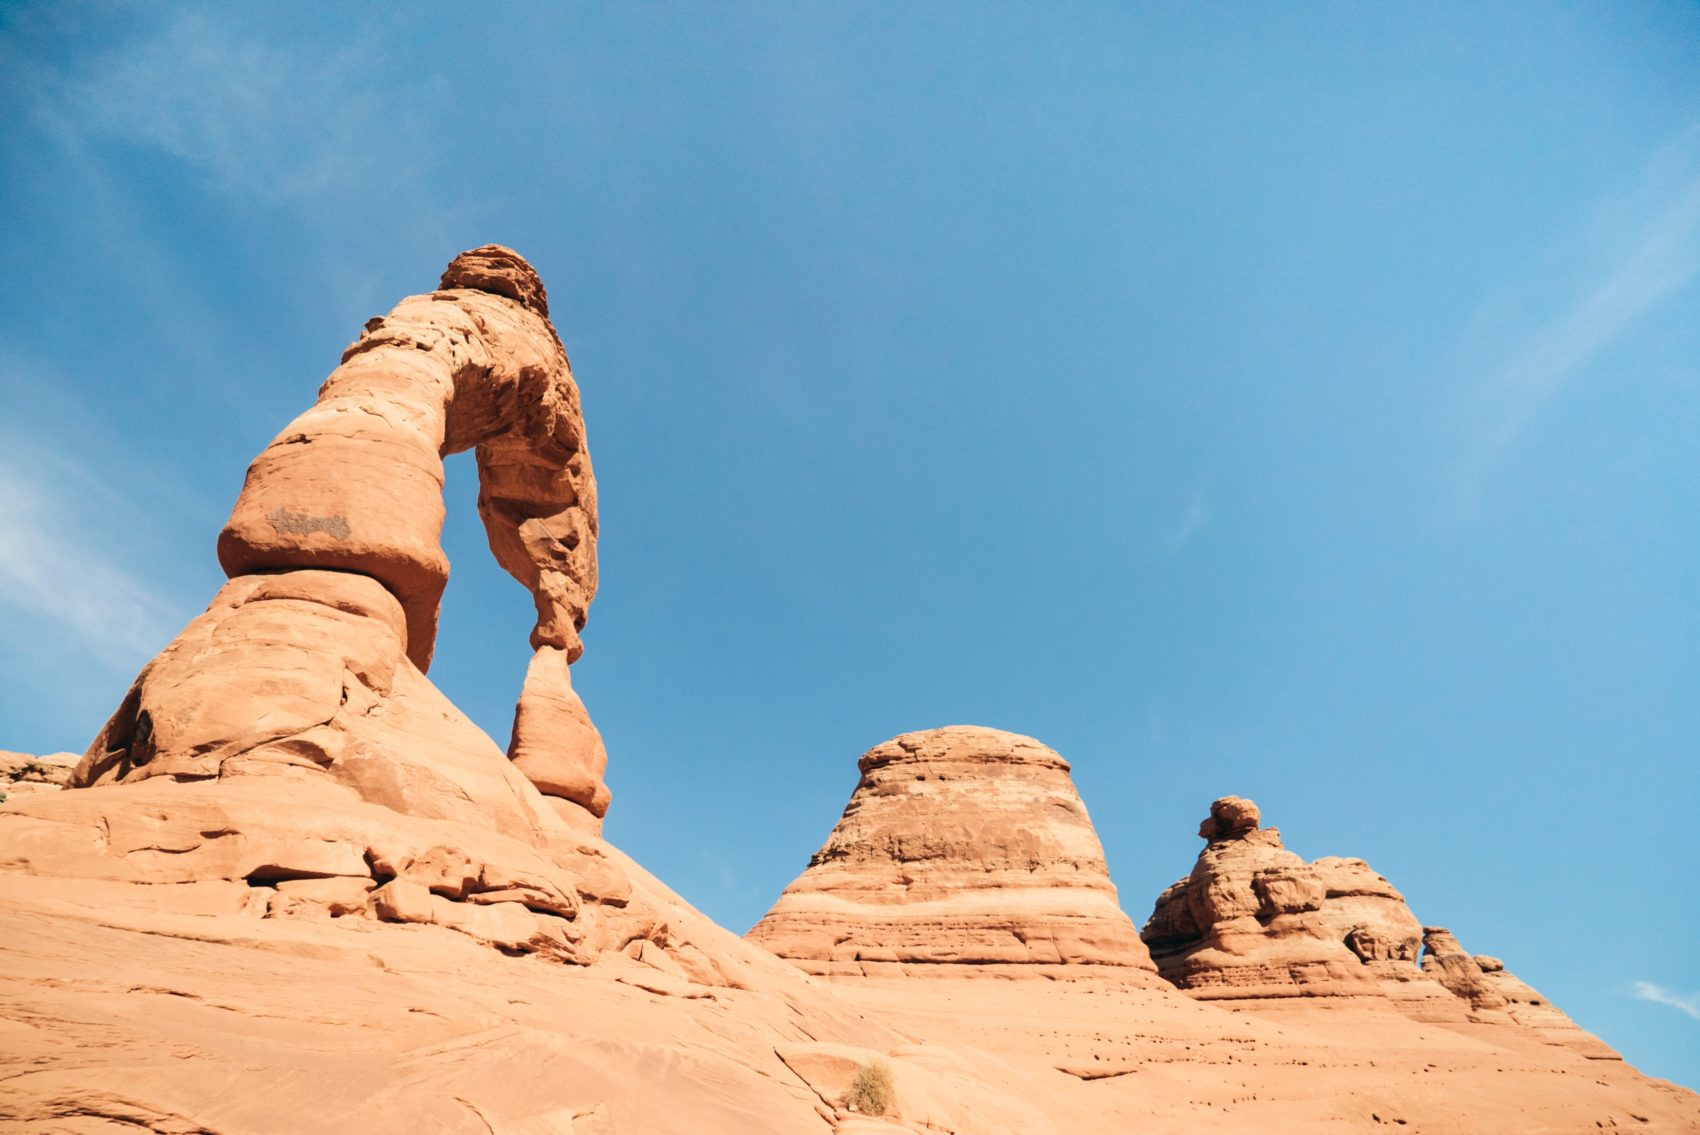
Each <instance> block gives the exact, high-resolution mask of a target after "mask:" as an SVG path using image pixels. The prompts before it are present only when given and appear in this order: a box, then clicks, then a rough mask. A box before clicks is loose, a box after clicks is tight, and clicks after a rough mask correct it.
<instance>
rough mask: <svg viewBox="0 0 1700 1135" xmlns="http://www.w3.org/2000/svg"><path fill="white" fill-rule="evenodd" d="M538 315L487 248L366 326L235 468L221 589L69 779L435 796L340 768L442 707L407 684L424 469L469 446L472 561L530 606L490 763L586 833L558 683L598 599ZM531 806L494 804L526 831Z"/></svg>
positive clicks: (429, 518) (435, 529) (547, 331)
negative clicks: (236, 778) (297, 410)
mask: <svg viewBox="0 0 1700 1135" xmlns="http://www.w3.org/2000/svg"><path fill="white" fill-rule="evenodd" d="M547 313H548V303H547V300H546V298H545V296H544V291H543V285H542V281H540V280H539V279H538V278H537V275H536V273H535V272H533V271H532V269H531V267H530V265H528V264H526V263H525V261H524V260H523V259H522V258H520V257H519V256H518V254H516V253H514V252H512V251H511V250H509V249H504V248H500V247H498V246H494V245H489V246H485V247H484V248H479V249H474V250H473V251H471V252H467V253H462V254H461V255H460V256H458V257H456V258H455V260H454V261H453V262H452V263H451V264H450V265H449V267H448V270H447V271H446V272H445V273H444V276H443V285H442V288H441V290H439V291H437V292H435V293H433V294H431V295H427V296H413V297H410V298H409V299H406V300H403V301H402V302H401V303H400V304H399V305H397V307H396V308H395V310H394V311H392V312H390V314H389V315H387V316H384V317H382V318H378V319H374V320H372V321H370V322H369V323H368V324H367V327H366V330H365V332H364V333H363V334H362V335H361V336H360V339H359V340H358V341H356V342H355V343H354V344H353V345H352V346H350V347H349V348H348V349H347V351H345V352H344V353H343V361H342V365H341V366H339V367H338V368H337V369H336V370H335V371H334V372H333V373H332V374H331V376H330V377H329V378H328V379H326V380H325V383H324V386H323V387H322V388H321V389H320V391H319V399H318V402H317V403H316V404H315V405H314V406H313V407H312V408H311V409H309V410H308V411H306V412H305V413H303V414H302V415H301V416H299V417H298V418H296V419H295V420H294V421H293V422H291V423H290V424H289V425H288V426H287V427H286V428H285V429H284V430H283V432H282V433H280V434H279V435H278V436H277V438H276V439H275V440H273V441H272V443H271V444H270V445H268V446H267V447H266V449H265V450H264V451H263V452H262V453H261V454H260V455H259V456H258V457H257V458H255V460H254V463H253V465H252V466H250V467H249V470H248V476H247V480H246V483H245V484H244V485H243V488H242V493H241V496H240V497H239V498H238V500H237V502H236V507H235V509H234V510H233V511H232V513H231V518H230V521H229V523H227V524H226V526H225V529H224V531H223V533H221V534H220V536H219V542H218V552H219V561H220V563H222V564H223V565H224V568H225V571H226V572H227V573H228V574H229V575H230V576H231V582H230V584H228V585H227V586H226V587H225V588H224V590H223V591H221V592H220V593H219V596H218V597H217V598H216V599H215V600H214V601H213V605H212V607H211V608H209V610H208V612H207V614H205V615H203V616H202V617H201V618H199V619H197V620H196V621H195V622H194V623H192V624H190V626H189V628H188V629H186V630H185V631H184V632H183V634H182V635H181V636H180V637H179V638H178V640H177V641H175V642H174V643H172V644H171V645H170V646H168V647H167V648H166V650H165V651H164V652H163V653H162V654H161V655H160V657H159V658H157V659H155V661H154V662H152V663H150V664H149V666H148V667H147V668H146V669H144V670H143V672H142V674H141V676H140V677H138V678H137V681H136V684H135V685H134V686H133V687H132V689H131V690H130V692H129V694H128V695H127V696H126V698H125V701H124V705H123V706H122V707H121V708H120V709H119V711H118V713H117V714H115V715H114V717H113V719H112V721H111V722H109V723H108V726H107V728H106V729H105V730H103V731H102V733H101V736H100V737H99V738H97V740H96V742H95V744H94V745H92V746H91V747H90V750H89V752H88V754H87V757H86V760H85V765H84V766H83V768H82V769H81V770H80V771H79V773H78V783H79V784H84V785H87V784H95V783H106V782H109V781H123V780H128V779H131V778H133V777H138V776H157V775H166V776H172V777H175V778H178V779H188V778H198V777H211V776H218V777H223V776H231V775H243V774H245V773H247V772H250V771H255V762H263V763H266V764H280V763H281V764H295V765H298V766H300V767H309V766H313V765H317V766H321V767H327V768H332V769H333V770H334V771H333V775H338V776H342V775H343V774H346V776H347V777H348V779H349V780H350V781H351V782H354V783H357V784H361V785H364V786H365V787H366V788H367V789H368V790H369V791H370V792H371V793H373V794H377V795H385V796H387V802H388V803H390V804H392V805H395V806H399V807H402V808H403V809H404V810H405V809H406V808H408V807H413V806H417V805H419V804H420V802H421V801H420V798H421V796H427V797H429V796H440V795H441V793H439V792H435V791H432V790H426V791H424V792H419V791H413V792H411V793H410V792H409V791H408V788H409V787H412V788H414V789H418V788H419V787H420V778H419V777H415V778H413V780H412V782H411V785H410V786H409V785H396V786H393V787H394V789H395V790H394V791H390V789H391V787H392V786H390V785H386V784H382V783H378V782H375V781H374V779H373V777H372V776H371V775H370V774H369V772H368V771H367V770H362V769H356V768H354V767H348V768H341V767H339V759H340V758H341V757H342V756H343V755H344V754H348V753H351V752H353V751H355V749H356V748H357V747H358V746H356V745H354V744H353V742H354V741H355V740H357V739H358V738H357V736H356V735H358V734H361V733H362V732H363V726H362V723H361V722H359V721H356V720H354V719H356V718H360V717H370V716H372V715H374V714H377V713H385V712H388V713H391V714H392V718H391V721H389V722H386V723H385V728H382V729H379V730H377V732H378V733H379V734H380V735H381V737H380V740H382V739H383V738H389V737H393V736H394V735H396V734H397V733H399V732H407V731H410V730H409V728H408V727H407V726H397V725H396V723H395V721H394V715H395V711H396V710H397V709H398V708H400V707H399V706H397V705H396V704H395V703H396V702H397V701H398V700H406V697H405V695H406V692H407V691H408V690H409V689H416V690H421V693H420V696H419V698H417V699H413V700H417V701H419V702H421V703H428V702H430V701H438V700H440V699H437V698H433V697H431V696H430V695H429V694H425V693H423V691H422V687H423V686H424V685H425V683H424V679H423V672H424V670H425V669H426V667H427V666H428V665H429V664H430V659H431V652H432V647H433V642H434V640H435V637H436V624H437V606H438V602H439V600H440V599H441V597H442V591H443V585H444V583H445V582H446V581H447V579H448V561H447V559H446V558H445V557H444V555H443V552H442V548H441V546H440V545H439V543H438V536H439V533H440V532H441V529H442V521H443V499H442V486H443V466H442V459H443V457H445V456H447V455H448V454H451V453H456V452H460V451H462V450H466V449H472V448H476V450H477V461H478V472H479V499H478V510H479V513H480V515H481V516H482V517H483V519H484V525H485V529H486V531H487V532H488V534H489V537H490V547H491V550H492V551H493V552H494V553H495V555H496V559H497V561H498V562H499V563H500V564H501V565H502V566H503V568H505V569H506V570H507V571H508V572H509V574H511V575H513V576H514V578H516V579H518V580H519V581H520V582H521V583H522V584H524V585H525V586H526V587H527V588H528V589H529V590H530V591H531V593H532V595H533V597H534V599H535V604H536V608H537V623H536V626H535V627H534V629H533V630H532V633H531V645H532V647H533V649H534V650H535V652H536V653H535V656H534V658H533V662H532V666H531V669H530V670H529V671H528V674H527V677H526V682H525V686H524V688H523V690H522V692H521V695H520V698H519V706H518V709H517V711H516V714H515V721H514V733H513V737H512V741H511V744H510V750H509V755H510V757H512V758H513V759H514V760H515V761H516V762H517V763H518V767H519V768H520V771H521V772H522V773H524V774H525V775H527V776H529V777H530V778H531V779H532V781H533V783H534V784H536V785H537V786H538V787H539V788H540V789H541V790H542V791H543V792H544V793H545V794H548V795H552V796H555V797H557V798H559V799H561V800H564V801H567V802H568V803H569V804H570V805H572V806H573V808H572V809H567V810H564V814H565V815H566V816H568V817H570V818H571V822H572V825H573V826H575V827H577V828H580V829H581V830H584V831H587V832H590V833H592V834H594V833H595V832H596V831H598V830H599V829H600V825H601V818H602V816H603V815H604V814H605V813H606V812H607V809H608V790H607V786H606V784H605V783H604V781H603V779H602V778H603V773H604V770H605V767H606V763H607V756H606V753H605V752H604V751H603V748H602V740H601V736H600V735H599V734H598V733H597V731H596V728H595V726H593V725H592V724H591V722H590V718H589V715H588V714H587V713H586V712H585V709H584V704H583V702H581V701H580V700H579V698H578V696H577V695H576V694H574V693H573V690H572V685H571V681H570V679H569V678H568V675H567V666H568V664H569V663H571V662H572V661H574V660H576V659H577V658H578V657H579V655H580V654H581V653H582V652H583V649H584V647H583V643H582V641H581V640H580V638H579V631H580V630H581V629H582V628H583V626H584V623H585V618H586V616H587V614H588V612H589V608H590V602H591V599H592V598H593V597H594V596H595V594H596V582H597V574H596V533H597V518H596V482H595V478H594V476H593V475H592V473H591V467H590V455H589V452H588V451H587V449H586V447H585V431H584V419H583V416H582V414H581V412H580V409H579V393H578V387H577V386H576V385H575V384H574V382H573V377H572V372H571V370H570V369H569V367H568V364H567V355H566V351H565V350H564V349H563V348H562V346H561V342H560V339H559V338H558V337H557V336H556V334H555V329H554V327H553V326H551V325H550V323H549V320H548V314H547ZM209 658H217V659H218V660H219V664H218V665H217V666H213V665H209V664H208V663H207V662H206V660H207V659H209ZM398 674H399V678H398ZM398 682H399V683H400V686H401V687H402V697H401V698H397V697H396V696H395V695H396V688H395V687H396V685H397V683H398ZM426 709H427V712H429V711H430V710H429V707H426ZM450 716H451V718H453V719H456V720H454V721H453V728H454V730H455V731H456V732H461V733H464V732H467V729H466V728H463V726H467V725H469V723H465V722H464V720H463V719H459V714H458V713H453V712H452V711H450ZM364 732H366V733H371V732H372V730H370V729H364ZM355 763H356V764H358V763H359V762H358V760H356V761H355ZM385 767H386V769H387V768H388V763H386V766H385ZM258 771H260V772H262V773H264V772H269V771H270V770H269V769H259V770H258ZM462 787H465V786H464V785H463V786H462ZM470 798H473V799H480V800H484V801H486V802H488V801H489V800H491V799H493V798H492V797H490V796H489V795H488V794H487V793H485V792H482V791H474V792H472V793H471V794H470ZM425 806H426V807H427V808H428V809H429V808H430V807H431V805H428V804H427V805H425ZM574 809H576V810H574ZM528 810H532V809H529V806H527V805H521V804H515V805H514V806H512V807H510V808H508V809H507V811H508V813H509V815H510V817H511V822H514V823H517V824H519V825H521V826H523V827H530V828H535V827H536V826H537V820H536V818H535V817H534V816H530V815H527V814H525V813H526V812H527V811H528ZM553 814H554V812H553V810H551V812H550V815H553Z"/></svg>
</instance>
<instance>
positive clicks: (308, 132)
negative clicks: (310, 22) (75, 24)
mask: <svg viewBox="0 0 1700 1135" xmlns="http://www.w3.org/2000/svg"><path fill="white" fill-rule="evenodd" d="M375 62H376V61H375V60H373V59H371V58H370V57H368V56H367V55H366V54H364V53H363V52H362V51H360V50H357V49H355V48H352V47H350V48H344V49H341V50H338V51H333V52H328V53H325V54H323V55H310V54H308V53H305V52H296V53H294V54H291V53H289V52H286V51H283V50H281V49H279V48H277V47H275V46H273V45H271V44H269V43H267V42H265V41H264V40H262V39H259V38H257V37H248V38H243V37H241V36H240V35H238V34H235V33H234V32H233V31H232V30H231V29H230V27H229V25H228V22H227V21H220V20H213V19H210V18H208V17H206V16H204V15H201V14H199V13H193V12H184V13H180V14H178V15H177V16H176V17H175V18H173V19H172V20H171V21H170V22H169V23H168V24H166V25H165V26H164V27H163V28H162V29H161V30H160V31H159V32H158V34H156V35H154V36H152V37H151V38H147V39H143V40H141V41H138V42H133V43H128V44H125V45H124V47H123V48H122V49H121V50H115V51H113V52H111V53H109V54H108V55H105V56H102V57H99V58H95V59H92V60H90V61H89V65H88V66H86V67H83V68H79V70H78V73H77V74H76V75H75V76H72V77H66V78H64V80H63V81H62V83H61V84H60V86H59V90H58V96H59V98H58V101H59V103H60V109H61V111H62V112H64V113H67V114H69V116H70V122H71V125H72V126H73V127H74V128H76V129H79V130H84V131H93V132H96V133H100V134H104V135H107V136H109V137H113V138H118V139H122V140H123V141H125V142H128V143H130V144H132V145H138V146H144V147H157V148H159V149H161V150H164V151H165V152H166V153H169V154H172V155H174V156H176V157H178V158H180V159H182V160H184V161H186V162H189V163H191V164H192V165H195V166H198V167H200V168H201V169H202V170H203V171H204V172H205V173H206V175H207V176H208V177H209V178H210V179H211V181H212V183H213V184H214V186H215V187H216V188H218V189H220V190H224V191H227V192H230V193H233V194H236V195H239V196H241V197H244V198H257V199H259V200H263V201H272V202H283V201H294V200H299V199H302V198H306V197H310V196H313V195H315V194H318V193H321V192H324V191H326V190H330V189H334V188H337V187H339V186H343V185H346V184H349V183H351V182H354V181H359V180H366V179H370V178H372V177H380V176H381V177H386V178H393V179H394V180H395V182H396V183H398V184H406V183H407V181H408V179H409V178H410V177H411V176H412V175H414V174H416V173H418V172H420V171H419V170H417V169H415V168H414V167H415V166H416V165H417V160H416V159H414V158H411V157H409V155H408V152H407V151H408V150H409V149H410V148H411V147H410V146H408V145H406V144H405V143H406V142H407V141H409V139H407V138H406V137H405V135H406V131H405V129H404V127H405V123H403V122H399V121H397V115H396V114H395V113H393V112H392V111H393V107H391V105H390V103H389V102H388V101H387V100H386V99H384V98H383V97H382V96H381V95H380V93H379V91H378V88H377V87H376V86H375V85H374V84H373V83H371V82H370V81H369V80H370V74H371V72H372V71H373V69H374V66H373V65H374V63H375ZM398 143H401V144H400V145H398Z"/></svg>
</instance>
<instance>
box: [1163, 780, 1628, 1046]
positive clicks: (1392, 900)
mask: <svg viewBox="0 0 1700 1135" xmlns="http://www.w3.org/2000/svg"><path fill="white" fill-rule="evenodd" d="M1260 819H1261V817H1260V814H1259V811H1258V808H1257V805H1255V804H1253V803H1252V802H1251V801H1249V800H1245V799H1242V798H1240V797H1237V796H1230V797H1224V798H1223V799H1220V800H1217V801H1216V802H1215V803H1213V804H1212V805H1211V806H1210V816H1209V817H1208V818H1207V819H1206V820H1205V821H1204V823H1203V825H1202V827H1201V828H1200V830H1199V835H1200V836H1201V837H1203V838H1204V839H1205V840H1206V841H1208V842H1207V845H1206V847H1205V849H1204V851H1203V852H1201V853H1200V854H1199V857H1198V862H1197V864H1196V865H1195V866H1194V867H1193V871H1192V874H1190V875H1189V876H1187V877H1186V878H1185V879H1182V880H1181V881H1179V882H1178V883H1175V884H1174V885H1173V886H1171V887H1169V888H1168V889H1167V890H1165V891H1164V892H1163V893H1162V895H1160V896H1159V897H1158V899H1157V902H1156V905H1155V908H1154V909H1153V910H1152V914H1151V918H1150V919H1149V920H1148V921H1147V922H1146V924H1145V927H1144V929H1143V930H1142V932H1141V934H1142V937H1143V938H1144V940H1145V942H1146V943H1147V945H1148V946H1149V947H1150V949H1151V955H1152V958H1153V959H1154V960H1155V962H1156V963H1157V966H1158V970H1159V972H1161V973H1162V975H1163V976H1164V977H1165V978H1167V979H1168V980H1170V981H1172V982H1174V984H1175V985H1177V986H1179V987H1180V988H1182V989H1184V990H1186V991H1187V992H1188V993H1190V994H1191V995H1193V996H1194V997H1198V998H1200V999H1206V1000H1223V1001H1232V1002H1244V1003H1256V1002H1265V1003H1267V1002H1271V1001H1279V1000H1280V999H1282V998H1294V997H1358V998H1373V999H1385V1000H1386V1001H1387V1002H1389V1003H1390V1007H1391V1008H1393V1009H1396V1010H1397V1011H1399V1012H1400V1013H1402V1014H1404V1015H1406V1016H1409V1017H1413V1018H1415V1019H1417V1020H1421V1021H1431V1022H1436V1023H1447V1024H1452V1025H1454V1026H1463V1025H1478V1026H1511V1027H1516V1028H1520V1029H1525V1030H1529V1031H1532V1032H1533V1033H1535V1034H1538V1036H1539V1037H1540V1039H1541V1040H1542V1041H1544V1042H1545V1043H1549V1044H1555V1045H1561V1046H1563V1047H1566V1048H1569V1049H1571V1050H1572V1051H1574V1052H1576V1053H1578V1054H1580V1055H1582V1056H1585V1057H1588V1058H1590V1059H1596V1060H1616V1059H1621V1057H1619V1056H1618V1054H1617V1053H1616V1052H1615V1051H1614V1050H1613V1049H1611V1048H1610V1047H1609V1046H1608V1045H1606V1044H1605V1043H1603V1042H1602V1041H1600V1040H1599V1039H1598V1038H1597V1037H1595V1036H1593V1035H1592V1034H1590V1033H1588V1032H1586V1031H1584V1030H1583V1029H1581V1028H1580V1027H1579V1026H1577V1024H1576V1023H1575V1022H1574V1021H1572V1020H1571V1019H1570V1018H1569V1017H1568V1016H1566V1015H1565V1014H1564V1013H1562V1012H1560V1011H1559V1010H1558V1008H1557V1007H1556V1006H1554V1005H1552V1004H1551V1002H1549V1001H1547V1000H1546V998H1544V997H1542V996H1541V994H1540V993H1539V992H1538V991H1537V990H1535V989H1533V988H1532V987H1530V986H1529V985H1527V984H1525V983H1524V982H1522V981H1520V980H1518V979H1517V978H1516V977H1514V976H1513V975H1511V974H1510V973H1508V972H1506V970H1505V966H1504V964H1503V963H1502V962H1500V961H1499V960H1498V959H1497V958H1491V957H1485V956H1473V955H1471V954H1470V953H1469V952H1467V951H1466V950H1465V949H1464V947H1463V946H1461V945H1460V944H1459V943H1458V940H1457V939H1456V938H1455V937H1453V935H1452V933H1451V931H1449V930H1446V929H1444V928H1443V927H1437V926H1424V925H1422V924H1421V923H1420V922H1418V921H1417V917H1416V915H1415V914H1413V913H1412V911H1411V908H1410V906H1409V905H1408V904H1407V903H1406V901H1405V897H1404V896H1403V895H1402V894H1400V893H1399V891H1398V890H1396V889H1395V888H1394V886H1393V884H1392V883H1390V882H1388V881H1387V879H1386V878H1385V877H1384V876H1382V875H1379V874H1377V873H1376V872H1375V870H1374V869H1373V868H1372V867H1370V865H1369V864H1368V863H1365V862H1364V861H1363V860H1362V859H1346V858H1341V857H1338V856H1326V857H1324V858H1321V859H1318V860H1316V861H1314V862H1312V863H1306V862H1305V861H1304V860H1303V859H1301V858H1300V857H1299V856H1297V855H1295V854H1293V853H1292V852H1290V851H1287V850H1286V849H1285V848H1283V847H1282V846H1281V840H1280V835H1279V834H1278V833H1277V832H1276V831H1275V829H1273V828H1264V827H1261V826H1260Z"/></svg>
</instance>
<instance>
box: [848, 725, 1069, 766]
mask: <svg viewBox="0 0 1700 1135" xmlns="http://www.w3.org/2000/svg"><path fill="white" fill-rule="evenodd" d="M938 760H947V761H961V762H965V763H972V764H985V765H1039V766H1042V767H1045V768H1056V769H1061V770H1062V771H1064V772H1068V771H1069V763H1068V761H1066V760H1064V759H1063V756H1062V754H1060V753H1058V752H1057V751H1056V750H1055V749H1053V748H1051V747H1050V746H1049V745H1047V744H1045V743H1044V742H1043V741H1038V740H1035V739H1034V738H1032V737H1028V736H1025V735H1023V734H1021V733H1009V732H1005V731H1004V730H1002V729H993V728H991V727H989V726H985V725H945V726H942V727H940V728H938V729H919V730H916V731H915V732H913V733H900V734H898V735H897V736H896V737H893V738H892V739H891V740H889V741H885V742H882V743H881V744H878V745H875V746H874V747H873V748H871V749H869V750H868V751H867V752H865V753H863V754H862V757H861V759H860V760H859V761H858V762H857V767H858V768H859V769H860V770H861V771H862V772H863V773H867V772H868V771H870V770H871V769H876V768H880V767H883V766H885V765H891V764H902V763H905V762H909V761H938Z"/></svg>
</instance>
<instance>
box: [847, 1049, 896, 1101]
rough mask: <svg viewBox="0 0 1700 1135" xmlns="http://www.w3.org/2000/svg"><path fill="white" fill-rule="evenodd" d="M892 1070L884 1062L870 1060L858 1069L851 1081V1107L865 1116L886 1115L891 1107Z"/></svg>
mask: <svg viewBox="0 0 1700 1135" xmlns="http://www.w3.org/2000/svg"><path fill="white" fill-rule="evenodd" d="M891 1095H892V1092H891V1068H890V1066H889V1065H887V1064H886V1062H885V1061H883V1060H870V1061H868V1062H867V1063H866V1064H864V1065H862V1066H861V1067H860V1068H858V1069H856V1078H855V1079H854V1080H852V1081H850V1106H851V1107H852V1108H854V1109H855V1110H857V1111H859V1112H861V1113H862V1114H863V1115H884V1114H885V1113H886V1110H887V1109H888V1108H890V1107H891Z"/></svg>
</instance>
